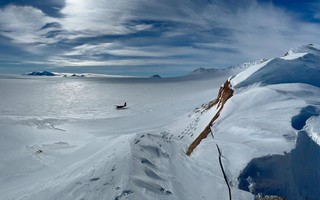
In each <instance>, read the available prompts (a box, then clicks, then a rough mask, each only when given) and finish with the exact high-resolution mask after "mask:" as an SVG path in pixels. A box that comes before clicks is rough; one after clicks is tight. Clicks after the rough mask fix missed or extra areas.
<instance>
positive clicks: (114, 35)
mask: <svg viewBox="0 0 320 200" xmlns="http://www.w3.org/2000/svg"><path fill="white" fill-rule="evenodd" d="M64 5H65V6H64V7H63V8H62V9H61V10H60V13H61V17H60V18H53V17H49V16H48V15H46V14H45V13H44V12H42V11H41V10H39V9H37V8H34V7H31V6H17V5H9V6H6V7H4V8H1V9H0V34H1V35H2V36H5V37H7V38H10V39H11V40H12V42H13V43H14V44H15V45H16V46H18V47H19V48H21V49H24V50H25V51H28V52H31V53H34V54H37V55H44V56H43V59H42V61H36V62H43V63H48V65H49V64H50V63H51V64H53V65H62V66H63V65H68V66H81V65H82V66H111V65H112V66H117V65H130V66H131V65H152V64H154V65H161V64H163V65H170V64H177V63H179V64H181V65H183V64H186V65H189V64H190V63H193V64H194V65H195V66H197V67H199V66H200V65H202V64H203V65H206V66H209V65H211V66H219V65H221V66H226V65H232V64H237V63H239V62H244V61H249V60H254V59H259V58H262V57H273V56H279V55H281V54H282V53H285V51H286V50H287V49H288V48H290V47H294V46H298V45H300V44H303V43H314V42H317V41H318V33H319V32H320V25H319V24H318V23H314V22H308V21H303V19H301V18H298V17H297V16H296V15H295V14H294V13H290V12H288V11H286V10H283V9H281V8H278V7H276V6H275V5H273V4H272V3H270V2H269V3H261V2H258V1H255V0H240V1H237V0H226V1H221V0H211V1H207V0H199V1H194V0H162V1H158V0H91V1H88V0H66V1H65V4H64ZM314 17H315V18H317V12H315V14H314ZM52 22H56V24H58V25H57V26H52V27H51V26H49V25H48V24H49V23H52ZM46 24H47V25H48V27H46V28H44V29H42V27H44V26H45V25H46ZM40 57H41V56H39V58H40Z"/></svg>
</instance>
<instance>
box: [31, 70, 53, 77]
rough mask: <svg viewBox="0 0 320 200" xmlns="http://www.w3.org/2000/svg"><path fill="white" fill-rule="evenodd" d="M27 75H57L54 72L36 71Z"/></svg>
mask: <svg viewBox="0 0 320 200" xmlns="http://www.w3.org/2000/svg"><path fill="white" fill-rule="evenodd" d="M25 75H28V76H56V74H54V73H52V72H48V71H34V72H30V73H27V74H25Z"/></svg>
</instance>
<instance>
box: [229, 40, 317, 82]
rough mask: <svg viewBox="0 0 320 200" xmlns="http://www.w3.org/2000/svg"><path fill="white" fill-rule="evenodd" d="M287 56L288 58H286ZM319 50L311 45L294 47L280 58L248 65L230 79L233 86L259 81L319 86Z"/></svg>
mask: <svg viewBox="0 0 320 200" xmlns="http://www.w3.org/2000/svg"><path fill="white" fill-rule="evenodd" d="M287 57H288V58H287ZM319 63H320V50H318V49H316V48H315V46H313V45H306V46H302V47H300V48H295V49H292V50H290V51H289V53H288V54H287V55H286V56H285V57H282V58H273V59H270V60H268V61H266V62H263V63H260V64H258V65H254V66H252V67H249V68H248V69H246V70H244V71H242V72H240V73H239V74H238V75H236V76H235V77H233V78H232V79H231V83H232V85H233V86H235V87H243V86H249V85H252V84H256V83H260V84H263V85H267V84H277V83H306V84H310V85H314V86H320V81H319V78H318V77H319V73H320V67H319Z"/></svg>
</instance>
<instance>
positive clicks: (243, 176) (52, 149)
mask: <svg viewBox="0 0 320 200" xmlns="http://www.w3.org/2000/svg"><path fill="white" fill-rule="evenodd" d="M319 58H320V55H319V50H317V48H316V46H313V45H312V46H311V45H306V46H303V47H299V48H295V49H292V50H290V51H289V52H288V54H287V56H285V57H280V58H274V59H269V60H266V61H265V60H263V61H261V62H257V63H255V62H253V64H252V65H251V66H246V67H243V68H238V69H237V68H230V69H227V70H210V71H207V72H206V71H201V73H200V72H199V73H196V74H192V75H188V76H185V77H180V78H163V79H153V78H130V77H123V78H120V77H118V78H115V77H88V78H87V77H81V78H80V77H26V76H4V75H2V76H1V77H0V94H1V99H0V113H1V115H0V199H1V200H11V199H12V200H13V199H14V200H16V199H19V200H31V199H32V200H43V199H48V200H56V199H72V200H73V199H78V200H80V199H84V200H87V199H94V200H95V199H97V200H103V199H105V200H109V199H110V200H120V199H139V200H143V199H183V200H188V199H190V200H191V199H192V200H196V199H219V200H220V199H228V198H229V196H228V188H227V185H226V183H225V180H224V177H223V174H222V172H221V168H220V165H219V161H218V158H219V153H218V151H217V148H216V144H218V145H219V147H220V149H221V151H222V162H223V166H224V169H225V171H226V175H227V178H228V182H229V184H230V185H231V191H232V199H239V200H246V199H254V195H253V194H258V193H261V194H263V195H278V196H281V197H283V198H286V199H290V200H291V199H293V200H295V199H297V200H298V199H305V198H309V199H312V200H313V199H317V197H319V196H320V194H319V190H318V188H319V187H320V183H319V180H320V173H319V170H318V169H319V166H320V158H319V155H320V150H319V138H320V137H319V135H320V133H319V125H318V124H319V119H320V118H319V110H320V99H319V97H320V89H319V86H320V85H319V84H320V81H319V80H318V78H317V77H320V73H319V72H320V71H319V69H320V63H319ZM239 72H240V73H239ZM229 77H232V78H231V84H232V87H233V89H234V96H233V97H232V98H230V99H229V100H228V102H227V103H226V104H225V106H224V108H223V110H222V112H221V115H220V117H219V118H218V119H217V120H216V121H215V123H214V125H213V126H212V132H213V135H212V136H213V137H211V135H210V136H208V137H207V138H206V139H204V140H203V141H202V142H201V143H200V145H199V146H198V147H197V148H196V149H195V150H194V152H193V153H192V154H191V156H186V154H185V152H186V149H187V148H188V145H190V144H191V142H192V141H193V140H194V139H195V138H196V137H197V136H198V134H199V133H200V132H201V131H202V130H203V129H204V128H205V127H206V126H207V124H208V123H209V122H210V120H211V119H212V117H213V116H214V115H215V113H216V112H217V108H216V107H213V108H211V109H210V110H208V111H206V110H205V109H204V108H203V107H202V105H203V104H206V103H208V102H209V101H211V100H213V99H215V98H216V95H217V94H218V90H219V88H220V86H221V85H222V84H223V83H224V82H225V80H227V79H228V78H229ZM125 101H126V102H127V104H128V108H127V109H124V110H116V109H115V105H116V104H123V103H124V102H125ZM284 172H285V173H284Z"/></svg>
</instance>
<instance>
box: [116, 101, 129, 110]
mask: <svg viewBox="0 0 320 200" xmlns="http://www.w3.org/2000/svg"><path fill="white" fill-rule="evenodd" d="M126 106H127V102H124V104H123V106H116V108H117V109H124V108H125V107H126Z"/></svg>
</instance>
